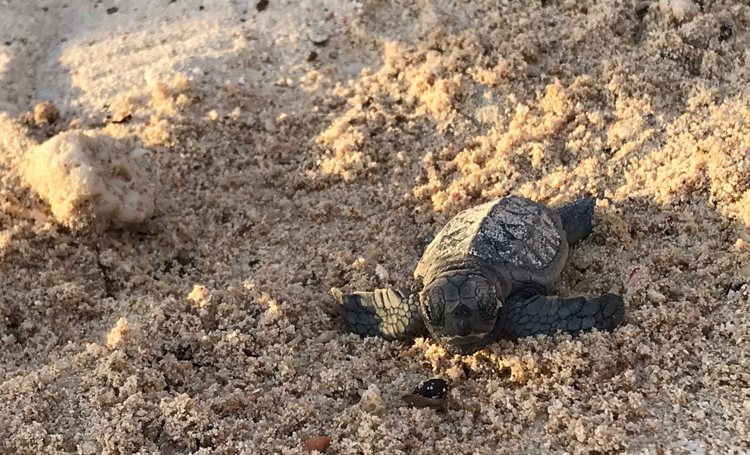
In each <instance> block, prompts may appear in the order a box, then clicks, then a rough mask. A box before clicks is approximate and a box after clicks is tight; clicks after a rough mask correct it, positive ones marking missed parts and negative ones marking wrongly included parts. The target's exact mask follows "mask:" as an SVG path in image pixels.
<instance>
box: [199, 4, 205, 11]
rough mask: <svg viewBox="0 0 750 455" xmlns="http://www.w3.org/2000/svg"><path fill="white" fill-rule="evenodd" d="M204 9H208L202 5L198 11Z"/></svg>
mask: <svg viewBox="0 0 750 455" xmlns="http://www.w3.org/2000/svg"><path fill="white" fill-rule="evenodd" d="M204 9H206V7H205V6H203V5H201V6H199V7H198V11H203V10H204Z"/></svg>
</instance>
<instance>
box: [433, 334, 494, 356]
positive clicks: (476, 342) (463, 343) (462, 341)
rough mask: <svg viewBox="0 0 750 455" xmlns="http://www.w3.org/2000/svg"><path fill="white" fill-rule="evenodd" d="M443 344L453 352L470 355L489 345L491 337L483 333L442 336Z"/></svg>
mask: <svg viewBox="0 0 750 455" xmlns="http://www.w3.org/2000/svg"><path fill="white" fill-rule="evenodd" d="M441 341H442V344H443V346H445V348H446V349H448V350H449V351H451V352H455V353H457V354H461V355H468V354H473V353H475V352H477V351H478V350H480V349H482V348H483V347H485V346H487V345H488V344H489V343H490V341H491V338H490V337H488V336H487V334H486V333H485V334H482V335H465V336H453V337H444V338H442V340H441Z"/></svg>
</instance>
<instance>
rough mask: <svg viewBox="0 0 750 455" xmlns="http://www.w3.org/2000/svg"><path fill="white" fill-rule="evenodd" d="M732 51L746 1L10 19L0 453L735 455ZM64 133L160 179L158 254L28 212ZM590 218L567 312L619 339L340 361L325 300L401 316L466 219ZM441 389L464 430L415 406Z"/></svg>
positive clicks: (747, 67) (738, 351)
mask: <svg viewBox="0 0 750 455" xmlns="http://www.w3.org/2000/svg"><path fill="white" fill-rule="evenodd" d="M525 3H528V4H527V5H525ZM748 27H750V6H748V5H747V3H746V2H743V1H739V0H738V1H721V0H703V1H702V2H699V3H692V2H689V1H686V0H662V1H661V2H655V3H653V4H650V3H649V2H645V3H644V2H638V3H636V2H632V1H621V0H608V1H602V2H574V1H558V0H541V1H540V0H536V1H531V2H510V1H502V2H497V1H481V0H480V1H474V2H454V1H451V0H421V1H417V2H406V1H403V2H401V1H391V2H385V1H364V2H361V3H354V2H346V1H344V0H330V1H319V2H298V1H292V0H289V1H284V0H270V1H268V2H265V1H260V0H259V1H257V2H255V1H254V2H241V1H238V0H236V1H229V0H216V1H210V0H203V1H199V0H176V1H167V0H163V1H158V2H157V1H147V0H134V1H128V2H124V1H119V2H118V1H114V0H104V1H102V0H99V1H83V0H69V1H65V2H63V1H52V0H48V1H41V2H25V1H21V0H4V1H2V2H0V111H4V112H5V113H4V114H0V151H1V152H2V154H1V155H2V160H0V169H2V188H1V189H0V191H1V198H0V207H2V210H0V282H1V284H2V293H0V346H1V349H0V453H13V454H23V453H30V454H32V453H33V454H38V453H81V454H99V453H107V454H110V453H135V452H138V453H166V454H174V453H191V452H197V453H204V454H208V453H227V454H235V453H249V454H261V453H300V452H302V451H303V450H304V449H303V446H304V444H305V442H306V441H308V440H309V439H310V438H311V437H313V436H320V435H327V436H329V437H330V438H331V445H330V447H329V448H328V450H327V453H342V454H343V453H364V454H369V453H394V454H395V453H425V454H428V453H467V454H468V453H479V454H483V453H487V454H490V453H493V454H494V453H575V454H579V453H580V454H597V453H621V452H626V453H649V454H670V453H674V454H682V453H717V454H718V453H722V454H724V453H748V452H749V451H750V420H748V415H750V311H749V310H750V289H748V281H749V280H750V89H748V84H750V50H748V49H750V33H748V31H747V30H748ZM43 101H49V102H51V103H52V105H54V106H55V107H56V108H57V110H59V118H57V115H56V113H55V112H54V110H53V109H52V108H51V107H50V106H49V105H46V106H47V108H42V107H37V108H36V113H35V112H34V107H35V106H37V104H38V103H40V102H43ZM71 131H72V132H73V133H75V134H77V133H76V132H84V131H85V132H86V134H97V135H101V136H103V137H105V139H101V141H104V142H101V144H107V143H113V144H132V143H137V144H140V145H139V147H143V148H144V149H145V150H148V153H147V155H146V156H145V157H142V158H144V159H145V160H147V162H148V166H147V167H148V168H149V169H150V171H149V172H150V174H146V175H149V176H150V177H148V178H147V182H146V183H145V184H144V185H146V184H147V185H153V186H154V187H155V188H156V191H154V192H152V193H147V192H146V193H143V194H146V195H149V194H150V195H151V197H153V195H154V194H155V201H154V204H153V207H152V208H153V214H152V215H151V216H150V217H149V219H148V221H147V222H146V223H144V224H142V225H139V226H136V227H130V228H124V229H122V228H120V229H115V228H111V229H107V228H106V227H107V221H108V218H107V216H110V215H106V213H110V212H101V213H105V215H102V214H101V213H100V214H99V215H97V217H98V218H97V217H94V218H96V219H97V220H99V221H103V222H104V223H103V224H102V223H99V225H94V224H92V223H89V221H90V218H86V216H85V215H86V210H87V209H86V208H85V207H83V208H81V207H78V208H76V207H73V208H70V211H69V212H66V213H67V215H65V216H63V215H60V213H61V212H58V211H54V210H53V209H51V206H50V204H48V202H49V198H48V197H45V196H44V195H45V194H46V193H45V192H44V191H41V190H39V189H38V188H36V187H34V185H33V184H31V183H29V182H31V181H32V180H33V179H30V178H28V176H27V174H25V173H24V172H25V171H24V164H23V163H24V162H27V161H25V160H27V157H28V156H30V155H29V154H30V153H31V151H32V150H37V149H36V145H37V144H38V143H41V142H43V141H46V140H47V139H48V138H51V137H54V136H55V135H58V134H61V133H65V132H71ZM97 140H100V139H97ZM106 141H110V142H106ZM101 147H104V148H107V147H106V146H101ZM118 147H120V145H115V146H113V148H112V150H114V152H112V153H119V152H117V150H120V148H118ZM123 147H124V146H123ZM97 150H99V149H97ZM123 153H124V152H123ZM110 164H111V163H110ZM144 166H146V165H145V164H144ZM38 170H39V169H37V171H38ZM149 179H150V180H149ZM59 189H60V191H62V192H64V193H65V192H66V191H68V187H66V186H65V185H62V184H61V185H59ZM52 190H54V188H52ZM52 190H49V191H52ZM136 190H137V188H136ZM71 191H72V190H71ZM585 193H594V194H600V195H602V196H606V197H608V198H609V199H608V200H602V201H601V202H600V203H599V207H598V210H597V218H596V223H597V225H596V228H595V232H594V234H593V235H592V236H591V237H590V238H589V239H587V240H586V241H585V242H583V244H581V245H580V246H579V247H577V248H576V249H574V251H573V252H572V255H571V258H570V260H569V265H568V267H567V268H566V271H565V272H564V274H563V276H562V279H561V281H560V284H559V291H560V293H561V294H572V293H576V292H581V293H592V294H595V293H601V292H606V291H613V292H619V293H623V294H625V295H626V312H627V314H626V321H625V323H624V325H623V326H622V327H621V328H620V329H619V330H618V331H616V332H615V333H612V334H603V333H590V334H586V335H583V336H580V337H578V338H576V339H571V338H570V337H568V336H565V335H560V336H556V337H552V338H548V337H537V338H534V339H527V340H523V341H521V342H518V343H511V342H499V343H496V344H494V345H492V346H491V347H490V348H488V349H486V350H484V351H482V352H480V353H477V354H475V355H473V356H467V357H458V356H455V357H454V356H450V355H448V354H446V353H445V352H444V351H443V350H442V349H440V348H439V347H437V346H435V345H434V344H433V343H431V342H430V341H429V340H424V339H418V340H416V341H415V342H410V343H389V342H385V341H382V340H378V339H367V340H361V339H360V338H358V337H356V336H354V335H351V334H347V333H346V332H345V330H344V327H343V326H342V324H341V322H340V320H339V316H338V311H337V308H336V307H335V305H334V302H333V300H332V298H331V297H330V295H329V293H328V290H329V288H330V287H331V286H340V287H343V288H345V289H347V290H355V289H366V288H372V287H374V286H387V285H399V286H408V284H409V278H410V276H411V273H412V271H413V268H414V266H415V264H416V262H417V260H418V258H419V255H420V253H421V250H422V248H423V242H424V241H425V239H427V238H429V236H430V235H431V234H433V233H435V232H436V231H437V230H438V229H439V228H440V227H441V226H442V225H443V224H444V223H445V222H446V220H447V219H448V218H449V217H451V216H452V215H454V214H455V213H457V212H458V211H460V210H461V209H463V208H466V207H469V206H472V205H474V204H477V203H480V202H483V201H486V200H489V199H491V198H494V197H497V196H503V195H507V194H521V195H525V196H529V197H532V198H534V199H537V200H540V201H543V202H547V203H550V204H559V203H562V202H565V201H568V200H571V199H573V198H575V197H577V196H581V195H583V194H585ZM65 194H72V193H70V192H68V193H65ZM76 194H77V193H76ZM50 203H52V202H50ZM53 208H54V206H53ZM76 210H78V211H76ZM97 213H99V212H97ZM149 213H151V212H149ZM112 216H114V215H112ZM66 217H67V218H66ZM114 225H115V224H114V223H113V224H112V226H110V227H114ZM431 377H443V378H446V379H448V380H449V381H450V383H451V386H452V389H451V405H450V408H449V409H448V410H447V411H445V412H441V411H436V410H433V409H422V408H412V407H407V406H404V404H403V403H402V401H401V399H400V397H401V395H402V394H404V393H407V392H409V391H410V390H411V389H412V388H413V387H414V386H415V385H416V384H417V383H419V382H420V381H422V380H424V379H428V378H431ZM366 390H369V392H367V393H365V391H366ZM363 395H364V397H365V400H364V402H362V396H363Z"/></svg>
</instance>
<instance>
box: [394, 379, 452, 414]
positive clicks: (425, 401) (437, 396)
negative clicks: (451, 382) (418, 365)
mask: <svg viewBox="0 0 750 455" xmlns="http://www.w3.org/2000/svg"><path fill="white" fill-rule="evenodd" d="M449 389H450V387H449V386H448V383H447V382H446V381H445V379H440V378H435V379H428V380H427V381H424V382H422V383H421V384H419V385H418V386H417V387H416V388H415V389H414V391H413V392H412V393H410V394H408V395H404V396H402V397H401V399H402V400H404V402H406V403H408V404H410V405H412V406H416V407H421V408H445V406H446V404H447V403H448V390H449Z"/></svg>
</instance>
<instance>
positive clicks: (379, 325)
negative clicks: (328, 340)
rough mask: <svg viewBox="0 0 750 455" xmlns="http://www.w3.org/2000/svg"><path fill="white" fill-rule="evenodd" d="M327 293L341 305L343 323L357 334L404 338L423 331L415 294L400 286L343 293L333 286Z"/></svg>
mask: <svg viewBox="0 0 750 455" xmlns="http://www.w3.org/2000/svg"><path fill="white" fill-rule="evenodd" d="M331 294H333V297H334V298H335V299H336V301H337V302H338V303H339V304H340V305H341V314H342V316H343V317H344V322H346V325H347V326H349V328H350V329H351V330H352V331H353V332H354V333H358V334H359V335H362V336H379V337H382V338H385V339H386V340H408V339H411V338H414V337H415V336H417V335H419V334H420V333H422V332H424V331H425V326H424V323H423V322H422V315H421V314H420V313H419V304H418V302H417V298H418V297H417V296H416V295H415V294H411V295H410V294H409V293H408V292H406V291H403V290H400V289H375V290H374V291H372V292H362V291H359V292H355V293H353V294H344V293H343V292H341V291H340V290H339V289H337V288H332V289H331Z"/></svg>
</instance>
